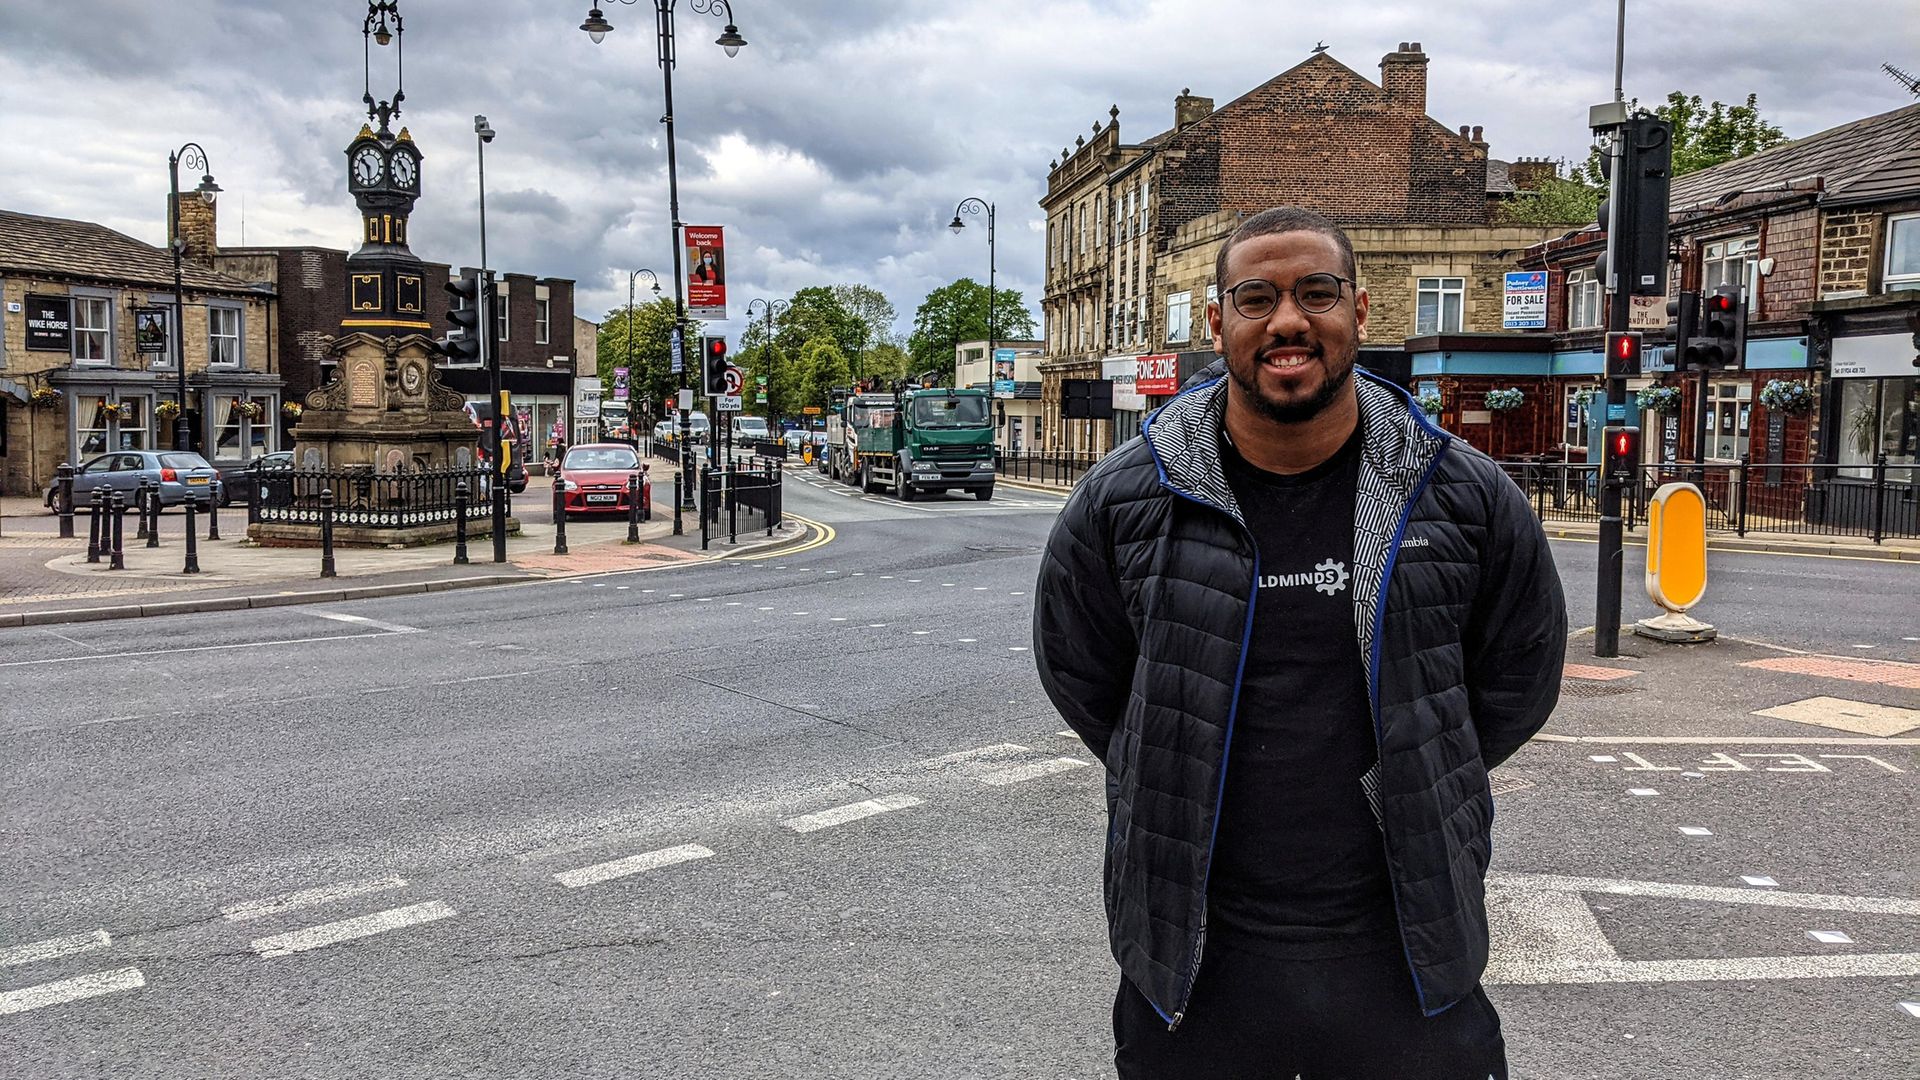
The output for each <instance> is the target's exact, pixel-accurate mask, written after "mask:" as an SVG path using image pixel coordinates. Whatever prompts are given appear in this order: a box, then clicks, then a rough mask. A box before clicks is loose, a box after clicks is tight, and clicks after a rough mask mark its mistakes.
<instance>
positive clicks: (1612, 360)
mask: <svg viewBox="0 0 1920 1080" xmlns="http://www.w3.org/2000/svg"><path fill="white" fill-rule="evenodd" d="M1638 374H1640V331H1638V330H1616V331H1614V332H1613V333H1610V334H1608V335H1607V378H1609V379H1625V378H1629V377H1631V376H1634V375H1638Z"/></svg>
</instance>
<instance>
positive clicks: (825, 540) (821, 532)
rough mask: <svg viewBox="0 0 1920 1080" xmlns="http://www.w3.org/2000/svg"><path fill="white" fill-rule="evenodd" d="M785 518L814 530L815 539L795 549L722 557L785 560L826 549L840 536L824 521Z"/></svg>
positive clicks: (728, 558)
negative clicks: (792, 556) (814, 550)
mask: <svg viewBox="0 0 1920 1080" xmlns="http://www.w3.org/2000/svg"><path fill="white" fill-rule="evenodd" d="M785 516H786V517H787V518H789V519H791V520H793V521H797V522H799V523H800V524H802V525H805V526H807V527H808V528H809V529H812V530H813V532H814V536H813V538H812V539H810V540H807V541H806V542H804V543H801V544H797V545H795V546H793V547H780V548H777V549H775V550H773V551H756V552H750V553H748V554H745V555H728V556H722V558H724V559H725V560H726V561H727V562H754V561H756V560H759V559H784V558H787V557H788V556H791V555H799V554H801V553H803V552H808V551H812V550H813V549H815V548H822V547H826V546H827V545H828V544H831V543H833V539H834V537H836V536H839V535H840V534H839V533H837V532H835V531H834V529H833V526H831V525H828V524H827V523H826V522H824V521H815V520H813V519H812V518H803V517H801V516H800V515H798V514H787V515H785Z"/></svg>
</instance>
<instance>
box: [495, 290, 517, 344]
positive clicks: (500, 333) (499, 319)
mask: <svg viewBox="0 0 1920 1080" xmlns="http://www.w3.org/2000/svg"><path fill="white" fill-rule="evenodd" d="M512 327H513V305H512V304H511V303H509V302H508V301H507V283H506V282H504V281H502V282H498V283H497V284H495V285H494V287H493V328H494V335H493V339H494V340H495V341H506V340H508V336H507V331H508V330H510V329H512Z"/></svg>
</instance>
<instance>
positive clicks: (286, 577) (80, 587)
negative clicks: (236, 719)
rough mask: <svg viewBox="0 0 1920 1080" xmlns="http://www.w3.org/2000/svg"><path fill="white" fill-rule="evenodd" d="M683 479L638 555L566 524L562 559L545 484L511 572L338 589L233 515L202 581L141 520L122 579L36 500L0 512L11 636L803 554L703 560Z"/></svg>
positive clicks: (492, 568)
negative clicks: (681, 511)
mask: <svg viewBox="0 0 1920 1080" xmlns="http://www.w3.org/2000/svg"><path fill="white" fill-rule="evenodd" d="M673 474H674V470H672V469H671V468H668V469H665V470H663V471H662V472H661V475H658V476H656V477H655V480H654V483H655V488H654V491H655V499H656V502H655V506H654V514H653V518H652V520H650V521H643V522H641V524H640V541H639V542H638V543H629V542H627V523H626V519H625V518H619V519H617V520H606V521H592V520H574V521H571V522H569V523H568V524H567V549H568V550H567V554H565V555H556V554H554V551H553V548H554V526H553V522H552V487H551V486H550V485H551V481H550V480H549V479H547V478H545V477H534V478H532V479H530V480H529V482H528V485H527V490H526V491H525V492H524V493H523V494H520V495H517V496H515V497H514V508H513V515H514V517H515V518H516V519H517V520H518V521H519V523H520V531H519V532H518V533H517V534H513V535H510V536H509V537H508V541H507V551H506V560H505V561H504V562H494V561H493V542H492V540H491V539H490V538H488V537H485V536H479V537H475V538H473V539H471V540H470V541H469V543H468V552H467V554H468V559H469V561H468V562H467V563H466V564H456V563H454V561H453V551H454V545H453V544H452V543H451V542H448V543H443V544H433V545H426V546H422V547H413V548H349V547H336V548H335V552H334V563H335V576H333V577H321V576H320V551H319V549H318V548H289V547H263V546H259V545H255V544H253V543H251V542H250V541H248V540H247V539H246V512H245V510H244V509H243V508H240V507H234V508H232V509H230V510H228V511H226V512H224V513H222V514H220V516H219V524H220V531H221V539H219V540H208V539H206V538H205V536H206V534H205V530H206V526H207V522H206V520H205V518H204V516H202V517H201V518H200V520H199V522H198V528H197V529H196V532H197V533H198V537H197V540H196V547H197V552H196V554H197V558H198V565H199V567H200V572H199V573H195V574H188V573H185V572H184V567H185V562H186V559H185V556H186V546H185V542H184V538H185V533H184V530H185V527H186V517H185V514H184V513H183V512H180V511H172V512H169V513H166V514H163V515H162V517H161V525H160V546H159V547H155V548H150V547H147V546H145V545H146V541H145V540H136V539H135V538H134V536H133V533H134V532H135V524H136V519H135V518H134V517H132V516H129V518H128V519H127V521H126V522H125V526H124V527H125V532H124V539H123V542H122V550H123V553H124V557H125V563H126V568H125V569H124V570H117V571H116V570H112V569H109V568H108V567H109V562H108V560H107V558H106V557H105V556H104V555H103V556H102V557H101V561H100V562H98V563H88V562H87V561H86V546H87V537H86V533H87V519H86V517H85V516H84V515H76V516H75V518H74V526H75V528H74V531H75V533H76V536H75V537H74V538H72V539H61V538H60V537H59V535H58V532H59V529H58V518H57V517H55V516H54V515H52V514H49V513H48V512H47V511H46V508H45V507H44V506H42V505H41V503H40V501H39V500H38V499H35V498H30V497H8V498H4V499H0V626H19V625H38V624H49V623H61V622H83V621H98V620H104V619H121V618H137V617H142V616H151V615H162V614H181V613H186V612H195V611H225V610H235V609H243V608H255V607H278V606H286V605H290V604H314V603H326V602H329V601H336V600H350V599H357V598H362V597H371V596H391V595H400V594H405V593H417V592H440V591H444V590H448V589H459V588H471V587H477V586H486V585H499V584H505V583H509V582H514V581H523V580H528V579H539V578H556V577H572V576H579V575H585V574H604V573H609V572H615V571H625V570H644V569H650V568H654V567H661V566H669V565H673V564H675V563H679V562H685V561H689V560H698V559H703V558H721V557H725V556H728V555H731V554H736V553H738V552H742V551H746V550H751V549H758V548H765V547H767V546H769V545H779V544H784V543H792V542H795V541H798V540H800V539H802V538H803V537H804V535H805V533H806V529H807V526H806V525H805V523H803V522H797V521H791V520H790V521H789V522H788V523H787V524H785V525H783V526H782V527H781V528H780V529H778V530H775V533H774V535H773V536H771V537H769V536H767V535H766V533H765V532H764V531H761V532H756V533H752V534H746V535H742V536H741V538H740V540H739V542H738V543H734V544H729V543H728V542H727V541H726V539H725V537H724V536H722V537H719V538H717V539H714V540H713V541H712V542H711V543H710V546H709V548H708V550H707V551H706V552H702V551H701V550H700V532H699V521H698V519H697V518H695V517H694V516H693V515H692V514H691V513H688V514H686V515H684V516H683V527H684V528H685V530H686V531H685V534H684V535H681V536H674V535H673V513H672V501H671V500H672V496H671V491H672V486H671V479H672V476H673Z"/></svg>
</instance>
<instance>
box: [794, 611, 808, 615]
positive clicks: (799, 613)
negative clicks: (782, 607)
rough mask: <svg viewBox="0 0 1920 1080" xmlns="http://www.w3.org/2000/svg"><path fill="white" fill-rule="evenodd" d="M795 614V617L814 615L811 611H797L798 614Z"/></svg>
mask: <svg viewBox="0 0 1920 1080" xmlns="http://www.w3.org/2000/svg"><path fill="white" fill-rule="evenodd" d="M793 614H795V615H811V614H813V613H812V612H810V611H796V612H793Z"/></svg>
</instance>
